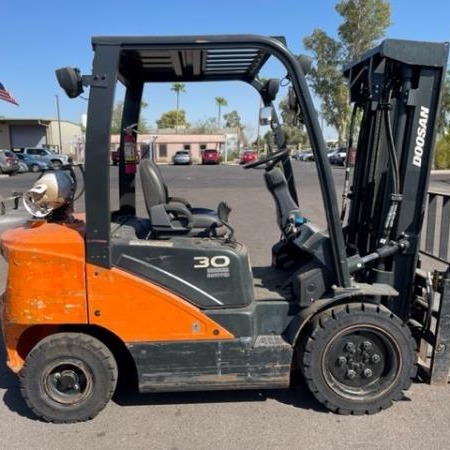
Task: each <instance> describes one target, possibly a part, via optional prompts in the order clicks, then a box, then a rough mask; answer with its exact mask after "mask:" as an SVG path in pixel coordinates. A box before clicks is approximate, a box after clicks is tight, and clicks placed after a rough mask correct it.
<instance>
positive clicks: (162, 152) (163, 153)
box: [159, 144, 167, 158]
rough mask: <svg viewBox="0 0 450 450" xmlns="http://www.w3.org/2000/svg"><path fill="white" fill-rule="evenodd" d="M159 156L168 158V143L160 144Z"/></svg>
mask: <svg viewBox="0 0 450 450" xmlns="http://www.w3.org/2000/svg"><path fill="white" fill-rule="evenodd" d="M159 157H160V158H167V144H159Z"/></svg>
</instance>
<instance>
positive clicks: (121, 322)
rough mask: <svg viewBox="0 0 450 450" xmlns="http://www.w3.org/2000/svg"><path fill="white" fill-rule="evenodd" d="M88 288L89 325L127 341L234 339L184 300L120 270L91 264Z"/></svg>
mask: <svg viewBox="0 0 450 450" xmlns="http://www.w3.org/2000/svg"><path fill="white" fill-rule="evenodd" d="M87 286H88V300H89V323H91V324H95V325H99V326H101V327H104V328H106V329H108V330H110V331H111V332H112V333H115V334H116V335H117V336H118V337H119V338H121V339H122V340H123V341H124V342H127V343H131V342H145V341H181V340H205V339H208V340H223V339H232V338H233V335H232V334H231V333H230V332H228V331H227V330H226V329H225V328H223V327H222V326H220V325H219V324H217V323H216V322H214V321H213V320H212V319H210V318H209V317H207V316H206V315H205V314H204V313H203V312H202V311H200V310H199V309H198V308H196V307H195V306H193V305H191V304H190V303H188V302H187V301H186V300H185V299H183V298H181V297H179V296H177V295H175V294H172V293H171V292H169V291H167V290H165V289H163V288H161V287H159V286H157V285H155V284H153V283H151V282H149V281H146V280H142V279H141V278H139V277H136V276H134V275H131V274H129V273H127V272H124V271H122V270H120V269H116V268H112V269H103V268H101V267H98V266H93V265H91V264H88V265H87Z"/></svg>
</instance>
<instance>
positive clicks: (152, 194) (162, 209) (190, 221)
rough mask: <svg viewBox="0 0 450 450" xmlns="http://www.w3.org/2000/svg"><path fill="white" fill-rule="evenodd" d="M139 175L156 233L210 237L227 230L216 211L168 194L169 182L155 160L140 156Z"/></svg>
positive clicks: (220, 234) (153, 229)
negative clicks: (167, 182)
mask: <svg viewBox="0 0 450 450" xmlns="http://www.w3.org/2000/svg"><path fill="white" fill-rule="evenodd" d="M139 175H140V179H141V185H142V191H143V194H144V200H145V206H146V208H147V212H148V215H149V217H150V222H151V228H152V232H153V234H154V235H164V234H182V235H183V234H187V235H190V236H200V237H202V236H204V237H207V236H224V235H225V234H226V228H225V227H224V226H223V225H222V223H221V222H220V220H219V218H218V217H217V213H216V211H214V210H212V209H208V208H192V207H191V205H190V204H189V203H188V202H187V201H186V200H184V199H182V198H178V197H170V196H169V192H168V188H167V185H166V183H165V181H164V178H163V176H162V174H161V171H160V169H159V167H158V165H157V164H156V163H155V162H154V161H151V160H150V159H143V160H141V162H140V164H139Z"/></svg>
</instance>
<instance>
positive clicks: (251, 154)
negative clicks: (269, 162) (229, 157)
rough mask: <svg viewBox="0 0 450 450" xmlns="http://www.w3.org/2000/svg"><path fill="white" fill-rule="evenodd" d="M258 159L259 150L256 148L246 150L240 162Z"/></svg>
mask: <svg viewBox="0 0 450 450" xmlns="http://www.w3.org/2000/svg"><path fill="white" fill-rule="evenodd" d="M257 159H258V152H256V151H254V150H245V151H244V153H242V155H241V160H240V161H239V164H247V163H249V162H253V161H256V160H257Z"/></svg>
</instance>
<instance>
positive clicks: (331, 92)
mask: <svg viewBox="0 0 450 450" xmlns="http://www.w3.org/2000/svg"><path fill="white" fill-rule="evenodd" d="M336 11H337V12H338V13H339V14H340V15H341V16H342V18H343V23H342V24H341V25H340V26H339V28H338V36H339V40H335V39H333V38H331V37H330V36H328V35H327V34H326V33H325V31H323V30H320V29H316V30H314V31H313V33H312V34H311V35H310V36H308V37H306V38H305V39H304V45H305V48H306V49H307V50H310V51H311V52H312V53H313V54H314V58H315V65H314V67H313V68H312V70H311V72H310V75H309V79H310V82H311V86H312V88H313V90H314V92H315V93H316V94H317V96H318V97H319V98H320V100H321V103H322V105H321V110H322V115H323V117H324V118H325V120H326V121H327V123H328V124H330V125H332V126H334V127H335V128H336V131H337V133H338V140H339V143H340V144H343V143H344V141H345V139H346V133H347V127H348V123H349V120H350V106H349V101H348V87H347V85H346V84H345V81H344V78H343V76H342V75H341V74H342V69H343V67H344V66H345V65H346V64H347V63H348V62H350V61H351V60H353V59H354V58H357V57H358V56H360V55H361V54H362V53H364V52H365V51H366V50H369V49H370V48H371V47H373V46H374V45H375V44H376V43H377V42H378V41H379V40H380V39H381V38H382V37H383V36H384V33H385V30H386V28H387V27H388V26H389V24H390V14H391V13H390V3H389V2H388V1H385V0H341V1H340V2H339V3H338V4H337V5H336Z"/></svg>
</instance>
